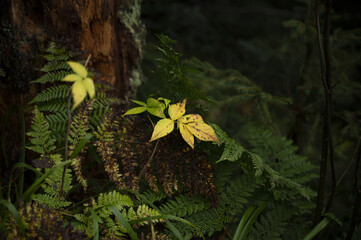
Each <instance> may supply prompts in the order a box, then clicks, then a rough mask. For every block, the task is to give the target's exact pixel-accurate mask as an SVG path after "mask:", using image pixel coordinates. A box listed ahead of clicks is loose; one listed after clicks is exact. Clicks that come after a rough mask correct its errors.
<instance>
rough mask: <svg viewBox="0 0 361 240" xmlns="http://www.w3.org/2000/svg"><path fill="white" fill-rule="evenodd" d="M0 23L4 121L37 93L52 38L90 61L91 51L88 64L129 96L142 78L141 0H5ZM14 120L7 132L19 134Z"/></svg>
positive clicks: (0, 112) (0, 98) (0, 113)
mask: <svg viewBox="0 0 361 240" xmlns="http://www.w3.org/2000/svg"><path fill="white" fill-rule="evenodd" d="M0 24H1V25H0V27H1V28H0V117H1V118H0V121H1V123H4V119H5V116H6V114H7V112H8V110H9V108H10V107H11V106H13V105H14V104H19V105H21V106H26V104H27V102H28V101H29V100H30V99H31V98H32V97H33V94H31V92H32V90H34V89H35V88H32V87H31V86H30V85H29V82H30V81H32V80H35V79H37V78H38V77H39V75H40V72H39V69H40V68H41V67H42V65H43V64H44V58H43V57H42V53H43V52H44V49H46V48H47V47H48V44H49V42H51V41H55V42H61V43H62V44H63V45H65V47H66V48H67V49H69V50H72V51H76V52H83V53H84V55H82V58H83V59H84V60H85V59H86V58H87V56H88V55H89V54H91V61H90V62H89V64H88V66H89V67H91V68H94V69H95V70H96V71H97V72H100V73H101V74H102V75H103V76H105V77H104V78H103V80H105V81H107V82H109V83H110V84H112V85H113V86H114V87H115V89H116V94H117V96H118V97H120V98H121V99H123V100H127V98H128V96H129V95H130V94H132V92H134V91H133V90H134V89H135V87H136V86H137V85H139V84H140V82H141V81H140V76H142V75H141V71H140V60H141V56H142V43H143V39H144V32H145V31H144V27H143V25H142V24H141V22H140V0H71V1H70V0H47V1H42V0H1V1H0ZM1 70H2V71H1ZM9 123H11V124H10V125H9V126H7V129H8V130H10V131H7V134H10V135H11V136H19V133H18V130H17V129H19V125H18V124H19V123H18V122H17V121H16V119H14V121H13V120H10V121H9ZM12 131H13V132H14V133H12ZM16 131H17V132H16ZM13 138H14V137H13ZM16 138H17V137H15V139H16ZM8 141H9V140H8ZM14 141H15V140H14ZM19 142H20V141H18V143H19ZM7 145H9V143H7ZM10 145H11V144H10ZM1 155H2V154H1ZM9 155H10V154H9ZM1 157H2V156H1ZM1 157H0V158H1Z"/></svg>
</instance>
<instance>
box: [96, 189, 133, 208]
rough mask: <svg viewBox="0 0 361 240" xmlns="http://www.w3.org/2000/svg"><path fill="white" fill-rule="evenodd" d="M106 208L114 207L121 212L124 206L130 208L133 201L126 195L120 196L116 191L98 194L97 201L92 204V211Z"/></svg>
mask: <svg viewBox="0 0 361 240" xmlns="http://www.w3.org/2000/svg"><path fill="white" fill-rule="evenodd" d="M108 206H116V207H117V208H118V209H119V210H121V209H123V207H124V206H127V207H132V206H133V201H132V200H131V199H130V197H129V196H127V195H123V194H120V193H119V192H117V191H112V192H109V193H101V194H99V196H98V199H97V201H96V202H94V203H93V207H94V209H98V208H103V207H108Z"/></svg>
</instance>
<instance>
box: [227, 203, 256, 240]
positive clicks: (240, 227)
mask: <svg viewBox="0 0 361 240" xmlns="http://www.w3.org/2000/svg"><path fill="white" fill-rule="evenodd" d="M254 209H255V207H249V208H247V210H246V211H245V213H244V214H243V216H242V219H241V221H239V224H238V227H237V230H236V233H235V234H234V236H233V238H232V239H233V240H237V239H239V238H240V235H241V232H242V231H243V228H244V226H245V225H246V223H247V221H248V219H249V217H250V216H251V214H252V212H253V210H254Z"/></svg>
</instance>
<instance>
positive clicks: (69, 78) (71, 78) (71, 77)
mask: <svg viewBox="0 0 361 240" xmlns="http://www.w3.org/2000/svg"><path fill="white" fill-rule="evenodd" d="M81 80H82V78H81V77H80V76H79V75H78V74H68V75H66V76H65V77H64V78H63V79H62V81H65V82H77V81H81Z"/></svg>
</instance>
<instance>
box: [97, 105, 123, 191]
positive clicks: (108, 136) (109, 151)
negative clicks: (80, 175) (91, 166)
mask: <svg viewBox="0 0 361 240" xmlns="http://www.w3.org/2000/svg"><path fill="white" fill-rule="evenodd" d="M111 115H112V111H109V112H108V113H107V115H105V116H104V119H103V121H102V123H101V124H100V125H99V126H98V127H97V131H95V132H94V135H95V136H96V137H97V139H98V140H96V141H95V142H94V146H95V147H96V149H97V152H98V153H99V154H100V156H101V157H102V161H103V162H104V168H105V172H106V173H107V174H108V175H109V178H110V180H111V181H112V182H113V183H115V184H116V186H117V188H119V189H120V188H123V187H124V182H123V180H122V177H121V174H120V173H119V164H118V162H117V159H116V158H115V157H114V154H115V146H114V141H115V131H116V129H117V128H118V126H119V123H118V122H117V121H114V120H112V119H111Z"/></svg>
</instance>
